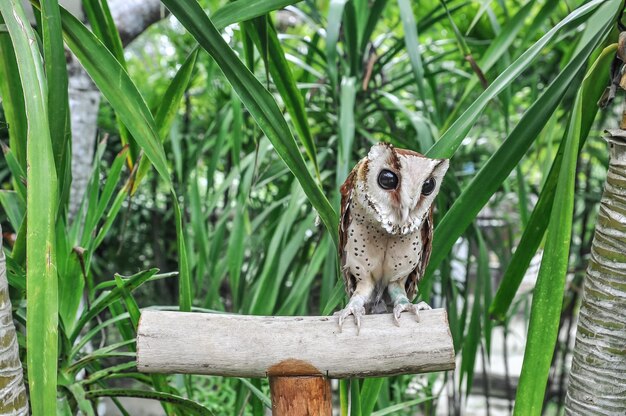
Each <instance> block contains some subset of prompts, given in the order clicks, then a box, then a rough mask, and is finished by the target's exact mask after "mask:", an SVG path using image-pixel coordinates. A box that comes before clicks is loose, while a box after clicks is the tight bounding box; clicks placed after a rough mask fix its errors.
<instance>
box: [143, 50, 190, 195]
mask: <svg viewBox="0 0 626 416" xmlns="http://www.w3.org/2000/svg"><path fill="white" fill-rule="evenodd" d="M197 57H198V49H197V48H194V50H193V51H192V52H191V53H190V54H189V56H188V57H187V59H185V62H183V64H182V65H181V66H180V68H179V69H178V71H177V72H176V75H174V78H173V79H172V82H171V83H170V85H169V86H168V87H167V90H166V91H165V94H164V95H163V98H162V99H161V104H159V107H158V109H157V112H156V114H155V116H154V122H155V124H156V126H157V129H158V132H159V137H160V138H161V141H162V142H163V141H165V138H166V137H167V133H168V132H169V130H170V128H171V126H172V122H173V121H174V117H175V116H176V112H177V110H178V108H179V106H180V100H181V99H182V98H183V95H184V94H185V91H186V90H187V88H188V87H189V82H190V80H191V74H192V72H193V68H194V65H195V64H196V58H197ZM149 168H150V161H149V160H148V159H145V158H142V159H141V161H140V162H139V168H138V170H137V176H136V178H135V183H134V184H133V191H132V193H135V192H136V191H137V188H138V187H139V184H140V183H141V181H142V179H143V178H144V177H145V176H146V174H147V173H148V169H149Z"/></svg>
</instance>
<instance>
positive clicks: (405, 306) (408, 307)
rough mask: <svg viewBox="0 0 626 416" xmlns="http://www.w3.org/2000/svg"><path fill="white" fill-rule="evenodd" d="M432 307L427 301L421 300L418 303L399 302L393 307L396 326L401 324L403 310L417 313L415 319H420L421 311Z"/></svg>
mask: <svg viewBox="0 0 626 416" xmlns="http://www.w3.org/2000/svg"><path fill="white" fill-rule="evenodd" d="M429 309H432V308H431V307H430V306H428V304H427V303H426V302H420V303H418V304H417V305H416V304H413V303H410V302H409V303H398V304H396V306H394V308H393V322H394V323H395V324H396V326H400V315H401V314H402V312H412V313H414V314H415V320H416V321H417V322H419V321H420V314H419V311H426V310H429Z"/></svg>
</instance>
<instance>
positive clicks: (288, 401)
mask: <svg viewBox="0 0 626 416" xmlns="http://www.w3.org/2000/svg"><path fill="white" fill-rule="evenodd" d="M270 392H271V394H272V416H294V415H315V416H332V413H333V406H332V395H331V393H330V380H329V379H327V378H326V377H322V376H305V377H301V376H296V377H293V376H290V377H272V376H270Z"/></svg>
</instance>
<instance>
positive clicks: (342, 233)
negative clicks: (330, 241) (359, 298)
mask: <svg viewBox="0 0 626 416" xmlns="http://www.w3.org/2000/svg"><path fill="white" fill-rule="evenodd" d="M358 167H359V165H358V164H357V166H355V167H354V169H352V171H351V172H350V174H349V175H348V177H347V178H346V180H345V182H344V183H343V185H341V188H340V189H339V192H340V193H341V215H340V217H339V248H338V249H339V259H340V261H341V263H340V265H341V274H342V275H343V283H344V285H345V288H346V292H347V293H348V296H352V292H354V289H355V288H356V280H355V279H354V276H352V274H351V273H350V271H349V270H348V269H347V268H346V267H345V264H346V250H345V247H346V242H347V241H348V228H349V227H350V223H351V222H352V215H351V214H350V203H351V202H352V191H353V189H354V181H355V179H356V174H357V171H358Z"/></svg>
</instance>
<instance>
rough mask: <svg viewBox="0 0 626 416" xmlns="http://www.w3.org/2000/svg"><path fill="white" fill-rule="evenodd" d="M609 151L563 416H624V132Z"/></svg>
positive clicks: (612, 136) (612, 139)
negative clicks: (608, 161) (607, 168)
mask: <svg viewBox="0 0 626 416" xmlns="http://www.w3.org/2000/svg"><path fill="white" fill-rule="evenodd" d="M608 140H609V146H610V151H611V157H610V163H609V171H608V175H607V179H606V184H605V186H604V193H603V195H602V202H601V204H600V212H599V213H598V220H597V223H596V231H595V235H594V239H593V245H592V247H591V259H590V261H589V266H588V268H587V276H586V279H585V284H584V292H583V300H582V306H581V309H580V316H579V320H578V330H577V334H576V344H575V345H574V357H573V362H572V369H571V372H570V379H569V386H568V389H567V397H566V401H565V410H566V414H568V415H592V414H593V415H625V414H626V348H625V346H626V130H612V131H610V132H609V139H608Z"/></svg>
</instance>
